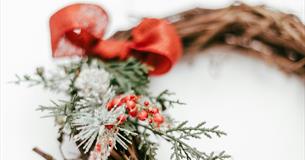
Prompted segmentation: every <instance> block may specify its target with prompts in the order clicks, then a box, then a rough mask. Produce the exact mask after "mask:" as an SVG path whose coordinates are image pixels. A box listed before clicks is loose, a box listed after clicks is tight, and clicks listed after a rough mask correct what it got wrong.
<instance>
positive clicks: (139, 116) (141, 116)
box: [138, 110, 148, 121]
mask: <svg viewBox="0 0 305 160" xmlns="http://www.w3.org/2000/svg"><path fill="white" fill-rule="evenodd" d="M147 117H148V113H147V112H146V111H145V110H142V111H141V112H140V113H139V114H138V119H139V120H141V121H145V120H146V118H147Z"/></svg>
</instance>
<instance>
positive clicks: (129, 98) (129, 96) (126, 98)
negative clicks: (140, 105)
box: [124, 94, 137, 102]
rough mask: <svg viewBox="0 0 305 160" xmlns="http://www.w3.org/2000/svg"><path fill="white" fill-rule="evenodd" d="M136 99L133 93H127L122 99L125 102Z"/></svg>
mask: <svg viewBox="0 0 305 160" xmlns="http://www.w3.org/2000/svg"><path fill="white" fill-rule="evenodd" d="M136 100H137V96H135V95H133V94H132V95H128V96H126V97H124V101H125V102H127V101H136Z"/></svg>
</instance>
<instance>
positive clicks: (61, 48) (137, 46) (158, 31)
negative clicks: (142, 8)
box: [50, 4, 182, 75]
mask: <svg viewBox="0 0 305 160" xmlns="http://www.w3.org/2000/svg"><path fill="white" fill-rule="evenodd" d="M107 23H108V16H107V14H106V12H105V11H104V10H103V9H102V8H101V7H99V6H97V5H92V4H73V5H70V6H67V7H65V8H63V9H61V10H59V11H58V12H56V13H55V14H54V15H52V17H51V19H50V29H51V41H52V52H53V56H54V57H61V56H73V55H78V56H84V55H88V54H93V55H97V56H100V57H101V58H102V59H114V58H119V59H125V58H127V57H129V56H135V57H137V58H139V59H141V60H142V61H143V62H145V63H147V64H148V65H151V66H152V67H154V70H153V71H151V72H150V74H155V75H159V74H163V73H165V72H167V71H169V70H170V68H171V67H172V66H173V65H174V64H175V63H176V62H177V60H178V59H179V58H180V56H181V53H182V46H181V42H180V38H179V36H178V34H177V33H176V30H175V28H174V27H173V26H172V25H171V24H170V23H169V22H167V21H166V20H161V19H151V18H145V19H143V21H142V22H141V23H140V24H139V25H138V26H136V27H135V28H134V29H133V30H132V32H131V35H132V40H130V41H119V40H115V39H108V40H102V39H101V37H102V36H103V35H104V32H105V29H106V25H107Z"/></svg>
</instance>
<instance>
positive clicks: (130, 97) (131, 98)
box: [129, 95, 138, 101]
mask: <svg viewBox="0 0 305 160" xmlns="http://www.w3.org/2000/svg"><path fill="white" fill-rule="evenodd" d="M137 98H138V97H137V96H136V95H130V96H129V100H131V101H136V100H137Z"/></svg>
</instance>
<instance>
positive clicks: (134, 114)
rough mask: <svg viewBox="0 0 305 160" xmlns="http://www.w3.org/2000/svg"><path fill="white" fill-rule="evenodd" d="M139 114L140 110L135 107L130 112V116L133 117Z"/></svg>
mask: <svg viewBox="0 0 305 160" xmlns="http://www.w3.org/2000/svg"><path fill="white" fill-rule="evenodd" d="M137 114H138V108H136V107H135V108H133V109H131V110H129V115H130V116H131V117H136V116H137Z"/></svg>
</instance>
